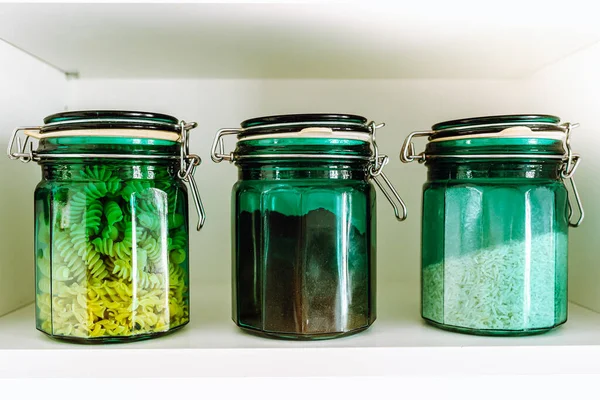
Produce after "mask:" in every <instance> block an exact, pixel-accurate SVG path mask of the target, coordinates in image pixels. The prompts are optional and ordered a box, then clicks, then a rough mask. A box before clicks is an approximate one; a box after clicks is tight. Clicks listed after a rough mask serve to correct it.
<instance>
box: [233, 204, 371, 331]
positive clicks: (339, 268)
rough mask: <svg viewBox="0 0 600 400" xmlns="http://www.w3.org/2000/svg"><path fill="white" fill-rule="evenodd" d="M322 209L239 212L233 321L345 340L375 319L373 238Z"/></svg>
mask: <svg viewBox="0 0 600 400" xmlns="http://www.w3.org/2000/svg"><path fill="white" fill-rule="evenodd" d="M344 222H345V221H344V220H342V219H340V218H338V217H336V215H335V214H333V213H332V212H330V211H328V210H325V209H317V210H313V211H310V212H309V213H308V214H306V215H302V216H288V215H284V214H281V213H278V212H271V211H267V212H266V213H263V214H261V213H260V212H258V211H254V212H253V213H250V212H246V211H244V212H242V213H241V214H240V215H239V218H238V220H237V227H236V228H237V229H236V232H237V233H236V235H235V240H236V243H235V249H236V250H235V251H236V254H234V257H235V258H234V259H235V260H236V261H235V266H234V268H235V271H234V288H233V289H234V304H235V306H237V307H235V306H234V319H236V321H237V322H238V323H239V324H240V325H241V326H243V327H247V328H252V329H258V330H263V331H268V332H277V333H290V334H308V335H310V334H328V333H343V332H348V331H352V330H355V329H360V328H365V327H367V326H368V325H370V324H371V323H372V322H373V320H374V319H375V302H374V301H375V290H374V289H375V287H374V282H373V281H374V276H373V274H374V257H375V254H374V251H373V249H372V246H371V232H370V230H367V231H366V232H365V233H360V232H359V231H358V229H356V228H355V227H354V226H353V225H351V224H347V225H346V226H343V225H342V224H343V223H344Z"/></svg>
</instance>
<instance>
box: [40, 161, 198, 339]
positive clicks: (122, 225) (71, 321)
mask: <svg viewBox="0 0 600 400" xmlns="http://www.w3.org/2000/svg"><path fill="white" fill-rule="evenodd" d="M174 174H175V172H173V171H170V170H168V168H166V167H165V166H161V167H160V168H159V167H155V166H153V165H151V164H149V165H143V166H141V167H140V166H138V167H136V169H135V170H133V169H131V168H122V166H119V165H117V164H115V165H111V164H109V163H106V164H103V165H85V164H79V165H73V164H70V165H69V174H68V177H69V181H68V182H64V183H61V182H60V180H57V181H52V180H49V181H47V182H46V183H45V186H43V185H42V186H41V187H38V195H36V201H37V202H38V204H37V206H36V209H37V210H38V213H37V215H36V281H37V302H36V304H37V323H38V329H40V330H42V331H44V332H46V333H48V334H51V335H53V336H59V337H60V336H68V337H80V338H83V339H86V340H94V339H96V338H97V339H100V340H104V341H106V340H107V338H108V339H110V338H115V339H116V338H119V337H124V336H134V335H140V337H144V336H150V335H154V334H157V333H161V332H166V331H168V330H171V329H173V328H176V327H179V326H182V325H184V324H186V323H187V322H188V320H189V303H188V232H187V229H188V228H187V224H186V221H187V203H186V195H185V191H184V189H183V188H182V186H181V183H180V182H179V181H178V180H177V178H176V177H175V175H174ZM49 199H51V200H49Z"/></svg>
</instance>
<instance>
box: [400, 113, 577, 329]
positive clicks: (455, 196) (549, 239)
mask: <svg viewBox="0 0 600 400" xmlns="http://www.w3.org/2000/svg"><path fill="white" fill-rule="evenodd" d="M574 126H575V124H570V123H561V122H560V119H559V118H558V117H555V116H551V115H502V116H490V117H480V118H469V119H463V120H455V121H448V122H442V123H438V124H436V125H434V126H433V127H432V129H431V130H430V131H422V132H413V133H412V134H411V135H409V136H408V138H407V139H406V141H405V143H404V146H403V148H402V152H401V155H400V158H401V160H402V161H403V162H411V161H419V162H421V163H424V164H425V166H426V167H427V169H428V179H427V182H426V183H425V185H424V187H423V216H422V266H421V285H422V286H421V295H422V298H421V305H422V310H421V311H422V316H423V318H424V319H425V320H426V321H428V322H430V323H431V324H433V325H435V326H437V327H440V328H444V329H448V330H453V331H458V332H463V333H472V334H479V335H503V336H516V335H527V334H534V333H541V332H546V331H548V330H550V329H552V328H555V327H557V326H559V325H561V324H563V323H564V322H566V320H567V247H568V230H569V226H578V225H579V224H580V223H581V222H582V220H583V208H582V205H581V200H580V198H579V193H578V192H577V188H576V186H575V182H574V180H573V174H574V173H575V169H576V168H577V166H578V165H579V162H580V157H579V156H578V155H576V154H574V153H573V150H572V149H571V143H570V138H571V132H572V128H573V127H574ZM419 136H423V137H427V138H428V139H429V141H428V143H427V146H426V147H425V150H424V151H423V152H421V153H419V154H416V153H415V151H414V146H413V144H412V143H411V141H412V139H413V138H415V137H419ZM568 187H570V189H571V194H569V191H568V190H567V189H568ZM570 197H571V199H570Z"/></svg>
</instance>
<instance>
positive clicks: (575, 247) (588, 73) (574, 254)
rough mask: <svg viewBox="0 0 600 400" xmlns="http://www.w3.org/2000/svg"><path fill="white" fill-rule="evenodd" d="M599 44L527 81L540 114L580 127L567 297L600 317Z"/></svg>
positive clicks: (576, 138)
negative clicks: (577, 213) (577, 210)
mask: <svg viewBox="0 0 600 400" xmlns="http://www.w3.org/2000/svg"><path fill="white" fill-rule="evenodd" d="M599 67H600V44H597V45H595V46H592V47H589V48H588V49H585V50H583V51H580V52H578V53H576V54H574V55H572V56H570V57H568V58H566V59H564V60H562V61H560V62H558V63H556V64H553V65H551V66H548V67H547V68H545V69H544V70H542V71H540V72H538V73H537V74H535V75H534V76H533V78H532V79H531V80H530V81H529V91H530V93H531V94H532V95H533V97H532V102H533V103H534V104H536V105H537V108H536V109H538V110H542V111H545V112H548V113H554V114H556V115H559V116H561V117H562V118H563V119H564V120H570V121H572V122H579V123H580V124H581V127H580V128H578V129H576V130H575V131H574V132H573V140H572V145H573V149H574V151H575V152H578V153H580V154H581V156H582V161H581V166H580V167H579V169H578V170H577V173H576V175H575V178H576V182H577V185H578V189H579V191H580V194H581V196H582V199H583V204H584V207H585V220H584V222H583V224H582V225H581V226H580V227H579V228H576V229H571V232H570V233H571V234H570V238H569V252H570V255H569V261H570V264H569V267H570V274H569V279H570V282H569V290H570V292H569V297H570V299H571V300H572V301H574V302H576V303H579V304H581V305H583V306H586V307H588V308H591V309H593V310H595V311H598V312H600V262H599V258H598V252H597V249H598V245H599V244H600V235H599V232H600V207H598V203H597V202H596V201H597V200H598V199H599V198H600V176H599V174H598V171H600V148H599V147H598V145H599V144H600V68H599Z"/></svg>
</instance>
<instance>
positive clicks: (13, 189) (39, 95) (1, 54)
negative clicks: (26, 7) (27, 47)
mask: <svg viewBox="0 0 600 400" xmlns="http://www.w3.org/2000/svg"><path fill="white" fill-rule="evenodd" d="M66 93H67V91H66V80H65V77H64V74H62V73H61V72H59V71H57V70H55V69H53V68H51V67H49V66H47V65H45V64H43V63H42V62H40V61H38V60H37V59H34V58H32V57H30V56H29V55H27V54H25V53H23V52H21V51H20V50H17V49H15V48H14V47H12V46H10V45H8V44H6V43H5V42H3V41H0V149H1V151H2V152H3V153H2V154H4V149H6V146H7V144H8V138H9V137H10V134H11V133H12V130H13V129H14V128H15V127H16V126H19V125H39V124H41V123H42V119H43V117H44V116H46V115H48V114H51V113H53V112H57V111H61V110H62V109H63V108H64V107H65V99H66ZM39 180H40V168H39V167H38V166H37V165H35V164H33V163H32V164H28V165H25V164H22V163H20V162H18V161H11V160H9V159H8V158H7V157H6V156H4V155H2V156H0V187H1V188H2V189H1V190H2V191H1V195H0V221H1V223H0V238H1V240H0V315H2V314H5V313H7V312H10V311H12V310H14V309H16V308H18V307H20V306H22V305H25V304H27V303H30V302H32V301H33V299H34V288H35V286H34V280H33V273H34V267H33V190H34V188H35V185H36V184H37V182H39ZM32 323H33V322H32Z"/></svg>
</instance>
